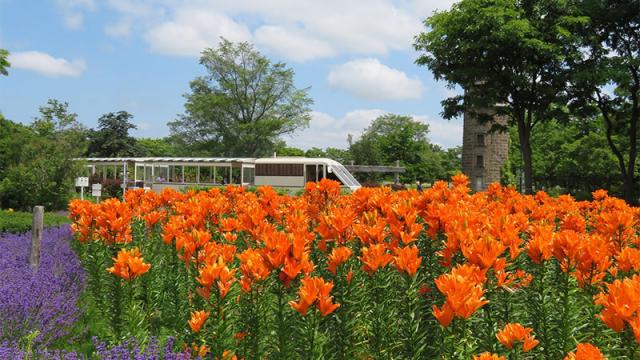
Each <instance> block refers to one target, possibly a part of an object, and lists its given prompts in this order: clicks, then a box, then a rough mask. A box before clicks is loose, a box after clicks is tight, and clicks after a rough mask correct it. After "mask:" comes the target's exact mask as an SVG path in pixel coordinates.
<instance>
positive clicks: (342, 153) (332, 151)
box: [324, 147, 353, 165]
mask: <svg viewBox="0 0 640 360" xmlns="http://www.w3.org/2000/svg"><path fill="white" fill-rule="evenodd" d="M324 152H325V154H326V157H328V158H329V159H333V160H335V161H337V162H339V163H341V164H342V165H349V164H350V163H351V161H352V160H353V155H352V154H351V151H349V149H338V148H334V147H328V148H326V149H325V150H324Z"/></svg>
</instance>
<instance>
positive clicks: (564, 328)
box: [560, 270, 570, 354]
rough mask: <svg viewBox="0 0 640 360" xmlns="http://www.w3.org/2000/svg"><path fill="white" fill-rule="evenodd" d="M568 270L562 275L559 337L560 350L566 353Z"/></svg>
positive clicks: (567, 336)
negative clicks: (560, 331)
mask: <svg viewBox="0 0 640 360" xmlns="http://www.w3.org/2000/svg"><path fill="white" fill-rule="evenodd" d="M569 330H570V329H569V271H568V270H567V272H565V273H564V275H563V277H562V335H561V338H560V350H561V352H562V354H566V353H567V344H568V341H567V339H568V338H569Z"/></svg>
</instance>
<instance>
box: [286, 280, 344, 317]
mask: <svg viewBox="0 0 640 360" xmlns="http://www.w3.org/2000/svg"><path fill="white" fill-rule="evenodd" d="M300 282H301V283H302V285H301V286H300V289H298V295H299V296H300V300H298V301H297V302H296V301H291V302H289V305H291V307H292V308H294V309H295V310H296V311H297V312H299V313H300V314H301V315H302V316H305V315H307V310H308V309H309V307H310V306H312V305H314V304H316V305H317V307H318V310H320V314H322V316H327V315H329V314H331V313H332V312H333V311H334V310H335V309H337V308H338V307H340V304H334V303H333V299H332V298H331V295H329V293H330V292H331V289H333V283H332V282H325V281H324V279H323V278H320V277H307V278H304V279H302V280H301V281H300Z"/></svg>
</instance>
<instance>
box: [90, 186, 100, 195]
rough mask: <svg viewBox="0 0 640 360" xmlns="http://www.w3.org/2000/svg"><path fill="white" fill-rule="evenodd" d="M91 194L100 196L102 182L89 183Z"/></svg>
mask: <svg viewBox="0 0 640 360" xmlns="http://www.w3.org/2000/svg"><path fill="white" fill-rule="evenodd" d="M91 196H94V197H101V196H102V184H93V185H91Z"/></svg>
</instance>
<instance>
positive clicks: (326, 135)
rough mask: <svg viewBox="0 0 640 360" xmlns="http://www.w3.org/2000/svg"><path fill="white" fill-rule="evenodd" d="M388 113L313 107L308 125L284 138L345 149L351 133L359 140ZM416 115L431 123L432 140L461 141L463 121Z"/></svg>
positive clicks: (303, 145)
mask: <svg viewBox="0 0 640 360" xmlns="http://www.w3.org/2000/svg"><path fill="white" fill-rule="evenodd" d="M387 113H388V112H387V111H384V110H381V109H361V110H354V111H350V112H347V113H346V114H344V115H343V116H341V117H334V116H331V115H329V114H327V113H323V112H319V111H314V112H312V113H311V122H310V124H309V127H308V128H307V129H305V130H303V131H300V132H299V133H296V134H294V135H292V136H289V137H287V138H286V139H285V140H286V141H287V143H288V144H289V145H291V146H294V147H298V148H301V149H305V150H306V149H310V148H312V147H318V148H322V149H324V148H327V147H335V148H342V149H344V148H347V147H348V144H347V136H348V135H349V134H351V135H353V139H354V140H357V139H358V137H359V136H360V134H362V132H363V131H364V129H366V128H367V127H368V126H369V125H370V124H371V122H372V121H373V120H375V119H376V118H378V117H379V116H382V115H384V114H387ZM413 118H414V119H415V120H418V121H421V122H423V123H426V124H428V125H429V134H428V137H429V140H430V141H431V142H432V143H434V144H437V145H440V146H442V147H444V148H449V147H454V146H458V145H461V144H462V121H460V120H458V121H447V120H442V119H434V118H432V117H430V116H428V115H414V116H413Z"/></svg>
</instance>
